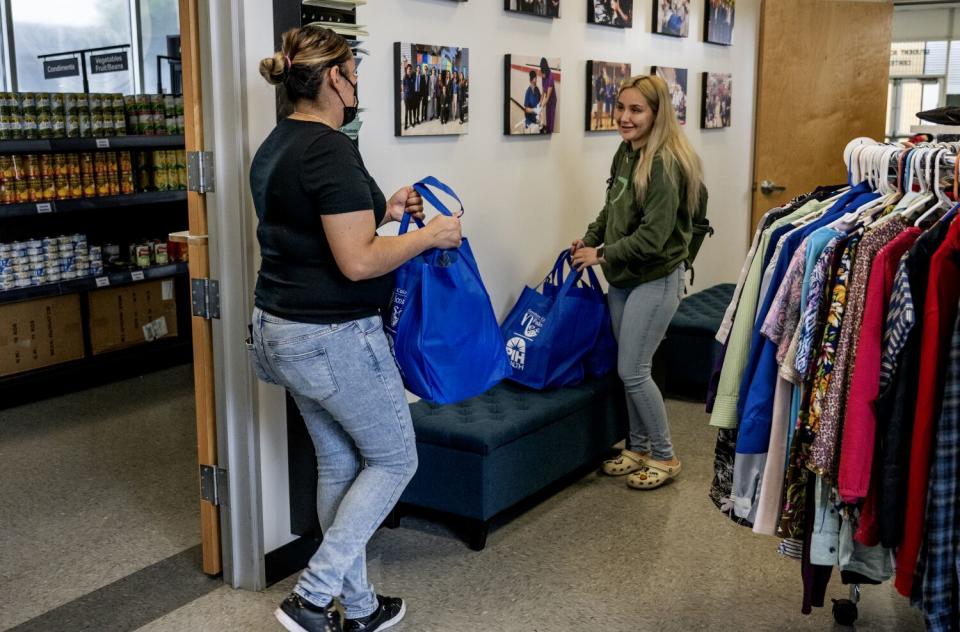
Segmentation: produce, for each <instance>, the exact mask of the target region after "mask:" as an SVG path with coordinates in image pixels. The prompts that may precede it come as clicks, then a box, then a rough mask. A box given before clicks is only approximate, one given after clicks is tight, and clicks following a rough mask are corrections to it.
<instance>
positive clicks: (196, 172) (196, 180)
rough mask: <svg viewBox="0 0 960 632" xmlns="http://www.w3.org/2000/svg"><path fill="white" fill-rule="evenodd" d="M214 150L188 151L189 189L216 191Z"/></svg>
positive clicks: (200, 191)
mask: <svg viewBox="0 0 960 632" xmlns="http://www.w3.org/2000/svg"><path fill="white" fill-rule="evenodd" d="M216 190H217V189H216V185H215V184H214V174H213V152H212V151H188V152H187V191H196V192H197V193H212V192H214V191H216Z"/></svg>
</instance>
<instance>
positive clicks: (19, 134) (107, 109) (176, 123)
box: [0, 92, 184, 140]
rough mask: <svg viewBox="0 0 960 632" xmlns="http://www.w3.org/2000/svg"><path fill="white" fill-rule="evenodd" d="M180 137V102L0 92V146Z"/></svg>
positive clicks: (145, 97)
mask: <svg viewBox="0 0 960 632" xmlns="http://www.w3.org/2000/svg"><path fill="white" fill-rule="evenodd" d="M183 132H184V121H183V97H182V96H174V95H170V94H148V95H137V96H128V97H124V96H123V95H122V94H114V93H111V94H104V93H90V94H86V93H73V92H68V93H61V92H52V93H51V92H0V140H12V139H16V140H19V139H35V138H105V137H108V136H126V135H127V134H143V135H148V136H166V135H175V134H183Z"/></svg>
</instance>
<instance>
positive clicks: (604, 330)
mask: <svg viewBox="0 0 960 632" xmlns="http://www.w3.org/2000/svg"><path fill="white" fill-rule="evenodd" d="M561 257H562V255H561ZM587 278H588V279H589V282H581V283H578V284H577V285H576V286H575V287H574V288H573V289H572V290H571V292H576V293H577V294H578V295H580V296H583V297H585V298H590V299H592V300H593V301H594V302H596V303H597V309H598V310H600V311H601V316H600V327H599V331H598V333H597V340H596V342H594V344H593V348H592V349H590V351H588V352H587V354H586V355H585V356H584V358H583V369H584V372H585V373H586V375H588V376H590V377H603V376H605V375H607V374H608V373H610V371H612V370H613V369H614V368H616V366H617V341H616V339H615V338H614V337H613V323H612V321H611V319H610V306H609V304H608V303H607V296H606V294H604V292H603V288H602V287H601V286H600V281H599V279H597V275H596V274H595V273H594V272H593V270H592V269H589V268H588V274H587ZM562 281H563V279H562V277H558V276H557V272H556V266H555V267H554V271H552V272H551V273H550V275H548V276H547V278H546V280H544V282H543V293H544V295H545V296H556V293H557V291H558V290H559V289H560V285H561V283H562Z"/></svg>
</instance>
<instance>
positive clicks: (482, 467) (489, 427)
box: [394, 376, 626, 550]
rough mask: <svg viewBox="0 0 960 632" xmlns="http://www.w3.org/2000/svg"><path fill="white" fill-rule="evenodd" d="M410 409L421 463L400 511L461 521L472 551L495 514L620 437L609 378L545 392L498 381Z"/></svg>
mask: <svg viewBox="0 0 960 632" xmlns="http://www.w3.org/2000/svg"><path fill="white" fill-rule="evenodd" d="M410 412H411V413H412V415H413V425H414V428H415V429H416V433H417V450H418V454H419V459H420V467H419V469H418V470H417V474H416V476H414V478H413V480H412V481H411V483H410V485H409V486H408V487H407V489H406V491H405V492H404V494H403V496H402V497H401V499H400V502H401V512H403V511H405V510H406V509H407V508H409V507H421V508H425V509H430V510H433V511H438V512H442V513H445V514H452V515H454V516H459V517H461V518H463V519H466V520H467V521H469V522H470V524H471V535H470V546H471V548H473V549H474V550H481V549H483V548H484V546H486V537H487V533H488V530H489V527H490V521H491V519H492V518H493V517H494V516H497V514H500V513H502V512H503V511H504V510H506V509H509V508H511V507H514V506H515V505H517V504H518V503H521V502H522V501H523V500H525V499H527V498H529V497H531V496H532V495H534V494H536V493H537V492H540V491H541V490H543V489H544V488H547V487H548V486H550V485H551V484H552V483H555V482H557V481H559V480H560V479H562V478H564V477H565V476H566V475H568V474H571V473H572V472H575V471H577V470H579V469H581V468H583V467H584V466H588V465H589V466H593V465H599V463H600V461H602V460H603V458H605V457H606V455H607V454H608V453H609V451H610V448H611V446H613V444H615V443H617V442H618V441H620V440H621V439H623V438H624V437H625V436H626V412H625V405H624V395H623V385H622V383H621V382H620V381H619V380H618V379H617V378H616V377H615V376H611V377H609V378H605V379H601V380H593V381H588V382H586V383H584V384H581V385H578V386H571V387H566V388H560V389H556V390H551V391H543V392H538V391H531V390H529V389H526V388H523V387H520V386H517V385H514V384H511V383H509V382H504V383H502V384H499V385H498V386H495V387H494V388H492V389H491V390H490V391H488V392H486V393H484V394H483V395H480V396H478V397H475V398H473V399H470V400H467V401H465V402H461V403H459V404H452V405H437V404H431V403H428V402H423V401H421V402H417V403H415V404H412V405H411V406H410ZM397 515H399V514H397ZM396 520H399V518H394V524H395V522H396Z"/></svg>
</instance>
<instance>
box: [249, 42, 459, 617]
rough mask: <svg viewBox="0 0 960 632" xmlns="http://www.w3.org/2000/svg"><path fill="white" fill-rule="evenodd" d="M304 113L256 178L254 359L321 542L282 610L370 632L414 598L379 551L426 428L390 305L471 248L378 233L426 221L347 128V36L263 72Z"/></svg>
mask: <svg viewBox="0 0 960 632" xmlns="http://www.w3.org/2000/svg"><path fill="white" fill-rule="evenodd" d="M260 73H261V74H262V75H263V76H264V77H265V78H266V79H267V81H269V82H270V83H271V84H275V85H280V86H282V87H283V89H284V90H285V91H286V96H287V97H288V100H289V101H290V102H291V103H293V106H294V112H293V114H292V115H291V116H289V117H288V118H286V119H284V120H282V121H280V122H279V123H278V124H277V127H276V128H275V129H274V130H273V131H272V132H271V133H270V135H269V136H268V137H267V138H266V140H264V141H263V144H262V145H261V146H260V149H259V150H258V151H257V154H256V156H255V157H254V159H253V164H252V166H251V169H250V188H251V191H252V194H253V200H254V205H255V207H256V210H257V217H258V219H259V223H258V226H257V239H258V241H259V243H260V251H261V255H262V263H261V267H260V272H259V274H258V277H257V288H256V300H255V305H256V307H255V309H254V312H253V335H252V340H251V344H250V349H251V358H252V362H253V365H254V369H255V370H256V373H257V376H258V377H259V378H260V379H261V380H263V381H265V382H270V383H274V384H280V385H281V386H283V387H285V388H286V389H287V390H288V391H289V392H290V394H291V395H292V396H293V398H294V400H296V402H297V406H298V408H299V409H300V412H301V414H302V415H303V419H304V421H305V423H306V426H307V429H308V430H309V432H310V436H311V438H312V439H313V443H314V447H315V448H316V453H317V472H318V494H317V513H318V516H319V518H320V525H321V527H322V528H323V535H324V537H323V543H322V544H321V545H320V548H319V549H318V550H317V552H316V554H315V555H314V556H313V558H312V559H311V560H310V564H309V566H308V567H307V569H306V570H305V571H304V572H303V574H302V575H301V577H300V579H299V581H298V582H297V585H296V587H295V588H294V590H293V593H292V594H291V595H290V596H289V597H288V598H287V599H285V600H284V601H283V603H282V604H281V605H280V607H279V608H278V609H277V611H276V616H277V619H278V620H279V621H280V622H281V623H282V624H283V625H284V627H285V628H286V629H288V630H297V631H302V630H307V631H308V632H314V631H321V630H322V631H324V632H338V631H339V630H340V629H341V623H340V620H339V615H338V614H337V613H336V611H335V610H334V607H333V600H334V599H339V600H340V604H341V605H342V606H343V610H344V612H345V615H346V621H345V622H344V624H343V628H344V629H345V630H348V631H350V632H360V631H363V632H372V631H374V630H380V629H383V628H385V627H389V626H391V625H393V624H394V623H396V622H397V621H399V620H400V619H401V618H402V617H403V615H404V612H405V605H404V603H403V601H402V600H401V599H397V598H392V597H383V596H380V595H377V594H376V593H375V592H374V590H373V587H372V586H371V585H370V583H369V582H368V581H367V573H366V558H365V551H366V546H367V541H368V540H369V539H370V537H371V536H372V535H373V533H374V531H375V530H376V529H377V527H378V526H379V525H380V523H382V522H383V520H384V518H386V516H387V514H388V513H389V512H390V511H391V509H393V506H394V505H395V504H396V502H397V500H398V499H399V497H400V494H401V493H402V492H403V489H404V487H406V485H407V483H408V482H409V481H410V479H411V478H412V477H413V474H414V471H415V470H416V467H417V454H416V442H415V440H414V434H413V424H412V422H411V419H410V411H409V408H408V407H407V401H406V395H405V392H404V388H403V383H402V381H401V378H400V373H399V370H398V369H397V365H396V362H395V360H394V358H393V355H392V352H391V350H390V346H389V342H388V340H387V337H386V335H385V334H384V331H383V323H382V321H381V319H380V308H381V307H382V306H385V305H387V303H388V301H389V298H390V293H391V291H392V289H393V271H394V270H395V269H396V268H398V267H399V266H400V265H402V264H403V263H404V262H406V261H407V260H409V259H411V258H413V257H415V256H417V255H418V254H420V253H421V252H423V251H425V250H427V249H429V248H456V247H458V246H459V245H460V220H459V219H458V218H456V217H444V216H440V217H437V218H435V219H434V220H432V221H431V222H430V223H429V224H427V226H426V228H424V229H422V230H418V231H413V232H411V233H408V234H406V235H403V236H399V237H381V236H379V235H378V234H377V232H376V231H377V227H378V226H381V225H383V224H384V223H386V222H388V221H396V220H400V219H402V218H403V216H404V214H405V213H409V214H410V215H412V216H414V217H416V218H418V219H419V218H422V217H423V201H422V200H421V198H420V196H419V195H417V194H416V193H415V192H414V190H413V188H412V187H404V188H402V189H400V190H399V191H397V192H396V193H394V194H393V196H391V197H390V199H386V198H385V197H384V195H383V193H381V191H380V188H379V187H378V186H377V183H376V182H375V181H374V180H373V178H372V177H371V176H370V174H369V173H368V172H367V170H366V168H365V167H364V164H363V159H362V158H361V157H360V153H359V151H358V150H357V147H356V145H354V143H353V142H352V141H351V140H350V139H349V138H348V137H347V136H346V135H344V134H343V133H341V132H339V131H338V129H339V128H340V127H341V126H343V125H346V124H349V123H350V122H351V121H353V119H354V118H355V117H356V114H357V105H358V99H357V79H356V63H355V60H354V58H353V54H352V52H351V50H350V47H349V46H348V44H347V43H346V41H345V40H344V39H343V38H342V37H341V36H339V35H337V34H336V33H334V32H333V31H331V30H329V29H326V28H321V27H313V26H308V27H304V28H302V29H293V30H291V31H288V32H287V33H285V34H284V35H283V45H282V50H281V52H279V53H276V54H275V55H274V56H273V57H270V58H267V59H264V60H263V61H262V62H261V63H260Z"/></svg>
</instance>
